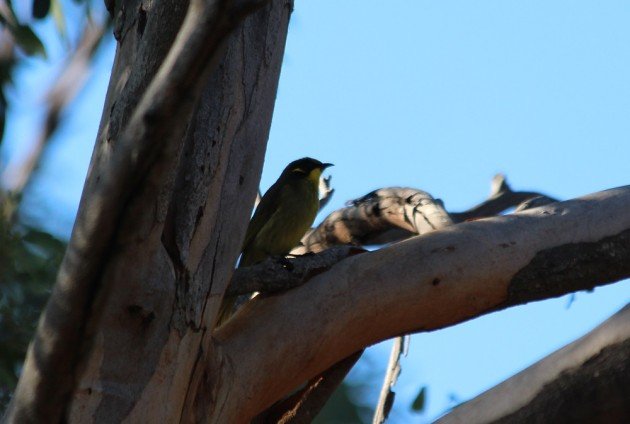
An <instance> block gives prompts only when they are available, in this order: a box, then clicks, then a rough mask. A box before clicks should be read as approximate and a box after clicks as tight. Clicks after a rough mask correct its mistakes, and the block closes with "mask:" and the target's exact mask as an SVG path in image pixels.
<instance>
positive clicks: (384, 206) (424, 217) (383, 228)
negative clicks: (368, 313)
mask: <svg viewBox="0 0 630 424" xmlns="http://www.w3.org/2000/svg"><path fill="white" fill-rule="evenodd" d="M533 198H538V200H537V201H536V203H535V206H542V205H543V204H548V203H552V202H556V201H557V200H556V199H553V198H551V197H548V196H545V195H542V194H540V193H536V192H528V191H513V190H512V189H511V188H510V186H509V185H508V183H507V181H506V179H505V177H504V176H503V175H502V174H498V175H496V176H495V177H494V178H493V179H492V189H491V193H490V197H489V198H488V199H487V200H485V201H483V202H482V203H480V204H479V205H477V206H475V207H473V208H471V209H469V210H467V211H465V212H450V213H449V212H447V211H446V210H445V209H444V204H443V203H442V201H441V200H440V199H435V198H433V196H431V195H430V194H429V193H427V192H424V191H422V190H417V189H412V188H400V187H390V188H382V189H379V190H375V191H373V192H371V193H368V194H366V195H365V196H363V197H361V198H359V199H356V200H353V201H352V202H350V204H349V205H348V206H347V207H345V208H342V209H339V210H337V211H335V212H333V213H331V214H330V215H328V216H327V217H326V218H325V219H324V220H323V221H322V223H321V224H319V225H318V226H317V227H316V228H314V229H313V230H311V231H310V232H309V233H307V234H306V235H305V236H304V237H303V238H302V245H301V246H299V247H296V248H295V249H294V250H293V252H292V253H295V254H303V253H305V252H320V251H322V250H324V249H326V248H328V247H330V246H334V245H338V244H350V245H355V246H365V245H379V244H386V243H392V242H395V241H400V240H404V239H406V238H409V237H411V236H414V235H419V234H425V233H427V232H429V231H433V230H436V229H440V228H444V227H446V226H449V225H452V224H453V223H458V222H464V221H468V220H474V219H480V218H486V217H489V216H494V215H498V214H499V213H501V212H503V211H505V210H507V209H509V208H512V207H518V206H519V205H521V204H522V203H523V202H526V201H528V200H531V199H533ZM532 206H533V205H532V204H530V206H529V207H532ZM523 207H525V206H522V207H521V209H520V210H523Z"/></svg>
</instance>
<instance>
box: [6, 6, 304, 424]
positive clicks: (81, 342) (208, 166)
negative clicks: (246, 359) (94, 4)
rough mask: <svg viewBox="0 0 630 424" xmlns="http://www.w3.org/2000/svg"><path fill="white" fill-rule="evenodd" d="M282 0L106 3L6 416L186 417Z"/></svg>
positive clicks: (225, 269)
mask: <svg viewBox="0 0 630 424" xmlns="http://www.w3.org/2000/svg"><path fill="white" fill-rule="evenodd" d="M261 6H264V7H263V8H262V9H261V8H260V7H261ZM255 9H258V10H257V11H256V12H254V13H253V14H251V15H250V16H249V17H247V18H246V19H245V21H243V22H242V23H241V24H240V25H239V22H241V21H242V18H243V17H244V16H246V15H247V14H248V13H250V12H252V11H253V10H255ZM291 10H292V1H290V0H274V1H269V2H263V1H223V2H207V3H204V2H202V1H195V0H192V1H191V3H190V5H189V6H187V5H186V4H185V3H184V4H182V2H178V1H169V0H163V1H155V2H148V3H147V2H142V1H132V2H116V10H114V11H113V15H114V17H115V19H116V22H115V30H114V32H115V36H116V38H117V40H118V48H117V52H116V57H115V62H114V67H113V70H112V76H111V80H110V85H109V89H108V93H107V98H106V102H105V106H104V109H103V116H102V120H101V125H100V128H99V133H98V137H97V143H96V146H95V149H94V153H93V156H92V161H91V164H90V170H89V174H88V177H87V181H86V184H85V188H84V192H83V196H82V199H81V205H80V208H79V213H78V216H77V220H76V222H75V227H74V229H73V234H72V238H71V241H70V246H69V248H68V252H67V253H66V257H65V258H64V263H63V264H62V267H61V270H60V273H59V277H58V281H57V283H56V285H55V289H54V291H53V295H52V296H51V300H50V301H49V303H48V305H47V308H46V311H45V312H44V314H43V316H42V319H41V321H40V325H39V328H38V331H37V335H36V337H35V340H34V343H33V344H32V345H31V346H30V348H29V354H28V356H27V360H26V362H25V367H24V372H23V375H22V378H21V380H20V383H19V385H18V388H17V389H16V393H15V396H14V398H13V401H12V404H11V406H10V408H9V410H8V413H7V414H6V416H5V419H7V420H8V421H20V422H22V421H33V422H42V421H46V422H59V421H64V416H69V418H70V420H71V421H72V422H90V421H100V422H102V421H106V422H119V421H121V420H124V419H128V420H132V421H140V422H176V421H179V420H180V419H183V420H184V421H186V420H188V419H190V417H188V416H185V415H184V416H182V414H184V405H185V401H186V399H187V398H189V399H194V397H195V391H196V388H197V385H198V383H199V379H198V377H202V376H200V375H195V374H194V373H195V372H196V371H197V369H196V367H198V366H199V363H200V362H203V361H204V357H205V356H206V355H208V353H209V350H210V349H211V343H210V341H211V337H210V331H209V330H211V329H212V327H213V325H214V319H215V315H216V313H217V311H218V307H219V305H220V302H221V297H222V293H223V291H224V290H225V287H226V286H227V284H228V282H229V280H230V277H231V274H232V270H233V264H234V263H235V261H236V258H237V256H238V254H239V251H240V247H241V240H242V238H243V237H244V232H245V228H246V223H247V221H248V218H249V215H250V211H251V205H252V203H253V201H254V197H255V194H256V190H257V188H258V183H259V178H260V173H261V169H262V163H263V158H264V151H265V146H266V142H267V138H268V135H269V128H270V123H271V116H272V111H273V106H274V101H275V95H276V90H277V84H278V79H279V74H280V65H281V62H282V56H283V52H284V45H285V40H286V32H287V27H288V21H289V15H290V13H291ZM197 419H200V417H197Z"/></svg>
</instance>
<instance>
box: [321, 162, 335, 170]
mask: <svg viewBox="0 0 630 424" xmlns="http://www.w3.org/2000/svg"><path fill="white" fill-rule="evenodd" d="M330 166H335V165H333V164H332V163H322V171H323V170H324V169H326V168H328V167H330Z"/></svg>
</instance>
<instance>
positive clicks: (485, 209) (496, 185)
mask: <svg viewBox="0 0 630 424" xmlns="http://www.w3.org/2000/svg"><path fill="white" fill-rule="evenodd" d="M532 199H536V201H535V203H531V201H532ZM557 201H558V200H557V199H554V198H552V197H549V196H547V195H545V194H541V193H537V192H532V191H513V190H512V188H511V187H510V186H509V184H508V183H507V179H506V178H505V175H503V174H497V175H495V176H494V177H493V178H492V183H491V185H490V197H489V198H488V199H487V200H485V201H484V202H482V203H480V204H478V205H477V206H475V207H473V208H471V209H468V210H467V211H465V212H451V218H453V221H455V222H464V221H470V220H474V219H479V218H487V217H489V216H494V215H498V214H500V213H501V212H504V211H506V210H507V209H509V208H514V207H520V210H525V209H528V208H531V207H538V206H544V205H546V204H549V203H553V202H557Z"/></svg>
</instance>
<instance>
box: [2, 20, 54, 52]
mask: <svg viewBox="0 0 630 424" xmlns="http://www.w3.org/2000/svg"><path fill="white" fill-rule="evenodd" d="M11 32H12V33H13V36H14V37H15V41H16V42H17V43H18V45H19V46H20V47H21V48H22V50H24V52H25V53H26V54H27V55H29V56H40V57H43V58H46V48H45V47H44V44H43V43H42V41H41V40H40V39H39V37H38V36H37V34H35V32H34V31H33V30H32V29H31V27H29V26H28V25H17V26H15V27H13V28H11Z"/></svg>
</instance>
